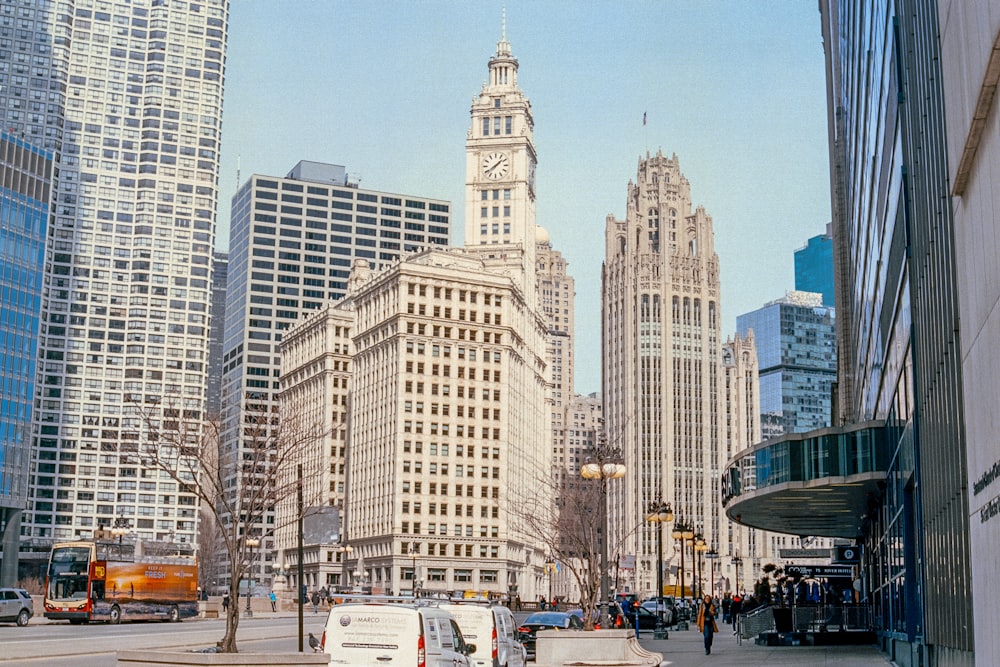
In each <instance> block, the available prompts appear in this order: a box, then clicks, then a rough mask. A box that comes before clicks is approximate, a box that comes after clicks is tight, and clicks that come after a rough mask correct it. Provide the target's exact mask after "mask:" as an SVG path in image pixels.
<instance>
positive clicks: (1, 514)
mask: <svg viewBox="0 0 1000 667" xmlns="http://www.w3.org/2000/svg"><path fill="white" fill-rule="evenodd" d="M22 512H23V510H20V509H13V508H9V507H5V508H2V509H0V524H2V525H3V526H5V528H4V531H3V539H2V542H0V544H2V545H3V560H0V586H5V587H10V586H16V585H17V559H18V552H19V551H20V546H21V539H20V538H21V513H22Z"/></svg>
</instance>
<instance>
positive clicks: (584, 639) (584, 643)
mask: <svg viewBox="0 0 1000 667" xmlns="http://www.w3.org/2000/svg"><path fill="white" fill-rule="evenodd" d="M535 641H536V643H535V652H536V656H537V657H536V660H537V664H539V665H546V667H571V666H579V667H587V666H592V667H597V666H603V667H610V666H612V665H615V666H623V665H627V666H632V665H634V666H636V667H658V665H659V664H660V663H661V662H663V655H662V654H660V653H652V652H650V651H647V650H646V649H644V648H642V646H640V645H639V641H638V640H637V639H636V638H635V631H634V630H595V631H593V632H584V631H582V630H541V631H539V632H538V635H537V637H536V640H535Z"/></svg>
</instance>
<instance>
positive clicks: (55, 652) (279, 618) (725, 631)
mask: <svg viewBox="0 0 1000 667" xmlns="http://www.w3.org/2000/svg"><path fill="white" fill-rule="evenodd" d="M528 615H529V613H528V612H519V613H516V614H515V616H516V618H517V620H518V621H519V622H520V621H522V620H524V618H526V617H527V616H528ZM326 618H327V612H325V611H321V612H320V613H319V614H318V615H313V614H311V613H309V611H308V610H307V612H306V615H305V632H306V633H309V632H312V633H313V634H315V635H316V636H320V635H321V634H322V632H323V625H324V623H325V622H326ZM297 627H298V620H297V618H296V617H295V614H294V613H292V612H279V613H278V614H258V615H257V616H255V617H254V618H252V619H246V618H245V619H243V620H242V621H241V622H240V630H239V646H240V648H241V649H242V650H243V651H248V652H260V653H285V652H295V651H296V650H297V649H298V643H297V641H296V638H295V635H296V630H297ZM224 629H225V626H224V624H223V621H222V620H219V619H211V620H202V619H194V620H189V621H185V622H183V623H174V624H167V623H126V624H122V625H104V624H94V625H82V626H71V625H68V624H66V623H55V622H47V621H44V620H39V619H34V620H33V621H32V623H31V624H30V625H29V626H28V627H27V628H18V627H15V626H13V625H9V626H0V646H2V647H3V650H2V652H0V666H3V667H15V666H21V665H23V666H25V667H31V666H35V665H37V666H39V667H41V666H43V665H44V667H114V665H115V651H117V650H122V649H140V648H162V649H180V650H196V649H199V648H207V647H210V646H213V645H214V644H215V643H216V642H217V641H218V640H219V639H221V638H222V635H223V633H224ZM720 630H721V632H720V633H719V634H718V635H716V637H715V642H714V645H713V648H712V654H711V655H705V651H704V648H703V646H702V639H701V636H700V634H699V633H698V631H697V629H695V628H694V626H693V625H692V626H691V629H689V630H674V629H671V630H670V632H669V638H668V639H666V640H654V639H653V633H652V632H649V631H643V632H642V633H641V634H640V637H639V643H640V644H641V645H642V646H643V647H644V648H646V649H648V650H650V651H655V652H658V653H662V654H663V658H664V661H663V663H662V664H663V665H684V666H685V667H708V666H709V665H711V666H712V667H773V666H779V667H780V666H783V665H784V666H788V667H792V666H797V667H812V666H814V665H824V666H825V665H837V667H886V666H887V665H891V663H890V662H889V661H888V659H887V658H886V657H885V656H884V655H882V654H881V653H879V652H878V650H876V648H875V647H873V646H820V647H812V646H801V647H767V646H756V645H754V644H753V642H752V641H744V642H743V643H742V644H739V643H738V642H737V640H736V637H734V636H733V634H732V629H731V626H727V625H720ZM306 650H308V646H306ZM532 664H533V663H532ZM537 667H549V666H547V665H538V666H537Z"/></svg>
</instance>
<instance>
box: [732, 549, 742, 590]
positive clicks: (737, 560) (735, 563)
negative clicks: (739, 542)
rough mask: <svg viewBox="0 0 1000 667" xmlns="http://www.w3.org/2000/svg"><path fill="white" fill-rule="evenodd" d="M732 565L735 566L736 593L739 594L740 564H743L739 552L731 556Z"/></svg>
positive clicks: (740, 588)
mask: <svg viewBox="0 0 1000 667" xmlns="http://www.w3.org/2000/svg"><path fill="white" fill-rule="evenodd" d="M732 563H733V566H734V567H735V568H736V591H735V592H736V594H737V595H739V594H740V591H741V590H742V587H741V586H740V565H742V564H743V559H742V558H740V555H739V553H737V554H736V555H735V556H733V560H732Z"/></svg>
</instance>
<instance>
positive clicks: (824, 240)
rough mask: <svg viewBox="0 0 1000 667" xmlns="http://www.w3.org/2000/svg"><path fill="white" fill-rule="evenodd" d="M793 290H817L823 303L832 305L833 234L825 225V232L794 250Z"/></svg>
mask: <svg viewBox="0 0 1000 667" xmlns="http://www.w3.org/2000/svg"><path fill="white" fill-rule="evenodd" d="M795 290H796V291H798V292H819V293H820V294H822V295H823V305H824V306H831V307H832V306H833V305H834V303H835V302H834V295H833V236H832V235H831V231H830V226H829V225H827V230H826V233H825V234H820V235H819V236H814V237H812V238H811V239H809V240H808V241H806V245H805V246H803V247H802V248H799V249H798V250H796V251H795Z"/></svg>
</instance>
